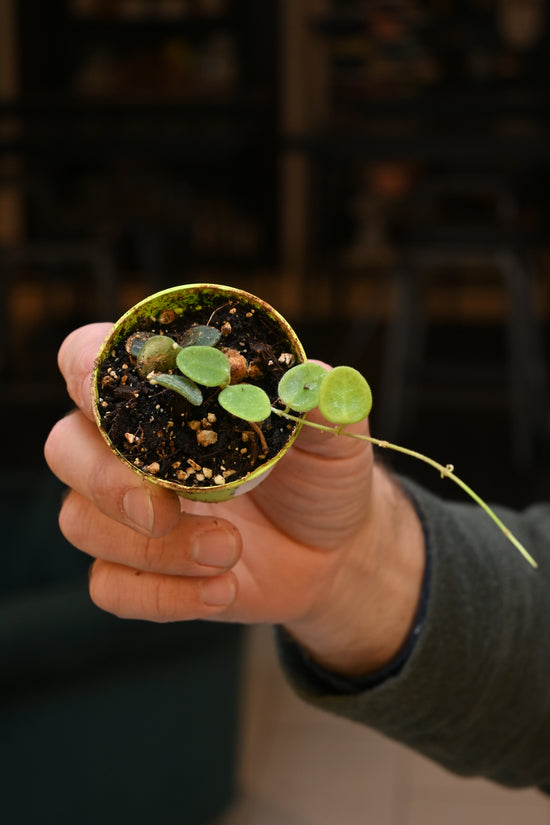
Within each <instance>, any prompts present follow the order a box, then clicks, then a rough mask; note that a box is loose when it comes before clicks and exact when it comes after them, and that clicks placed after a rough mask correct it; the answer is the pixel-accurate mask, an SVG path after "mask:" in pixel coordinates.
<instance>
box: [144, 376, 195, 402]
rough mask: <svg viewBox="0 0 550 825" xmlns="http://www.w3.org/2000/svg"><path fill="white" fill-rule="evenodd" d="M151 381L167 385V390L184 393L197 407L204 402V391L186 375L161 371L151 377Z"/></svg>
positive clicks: (163, 385) (162, 385) (151, 382)
mask: <svg viewBox="0 0 550 825" xmlns="http://www.w3.org/2000/svg"><path fill="white" fill-rule="evenodd" d="M149 383H150V384H153V385H155V384H160V386H161V387H165V388H166V389H167V390H173V391H174V392H177V393H179V394H180V395H183V397H184V398H187V400H188V401H189V402H190V403H191V404H194V406H195V407H199V406H200V405H201V404H202V392H201V391H200V389H199V388H198V387H197V385H196V384H195V383H194V382H193V381H191V380H190V379H189V378H186V377H185V375H168V374H167V373H162V372H161V373H159V374H158V375H155V376H154V378H150V379H149Z"/></svg>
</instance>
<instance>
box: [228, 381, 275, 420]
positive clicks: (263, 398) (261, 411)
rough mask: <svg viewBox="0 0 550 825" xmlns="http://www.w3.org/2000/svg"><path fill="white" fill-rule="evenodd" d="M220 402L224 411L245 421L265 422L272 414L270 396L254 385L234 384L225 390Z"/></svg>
mask: <svg viewBox="0 0 550 825" xmlns="http://www.w3.org/2000/svg"><path fill="white" fill-rule="evenodd" d="M218 402H219V404H220V406H221V407H223V408H224V410H227V412H229V413H231V415H235V416H237V418H244V420H245V421H265V419H266V418H269V416H270V414H271V403H270V401H269V396H268V395H267V393H265V392H264V391H263V390H262V389H261V388H260V387H255V386H253V385H252V384H232V385H231V386H230V387H226V388H225V389H223V390H222V391H221V392H220V394H219V396H218Z"/></svg>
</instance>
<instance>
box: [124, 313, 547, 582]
mask: <svg viewBox="0 0 550 825" xmlns="http://www.w3.org/2000/svg"><path fill="white" fill-rule="evenodd" d="M220 338H221V333H220V332H219V331H218V330H216V329H215V328H214V327H209V326H202V327H201V326H195V327H192V328H191V330H190V331H189V333H188V334H187V336H186V337H185V338H184V339H183V340H182V341H181V343H180V344H177V343H176V342H175V341H173V340H172V339H171V338H168V337H167V336H162V335H154V336H150V337H143V336H141V335H140V334H139V333H138V334H137V335H136V336H135V340H134V341H133V342H132V344H131V350H130V351H131V353H132V354H133V355H134V356H135V357H136V367H137V370H138V372H139V373H140V374H141V375H142V376H143V377H147V378H148V380H149V381H150V383H151V384H153V385H155V384H158V385H161V386H163V387H164V388H166V389H169V390H173V391H174V392H177V393H180V394H181V395H182V396H184V397H185V398H186V399H187V400H188V401H189V402H190V403H191V404H193V405H196V406H199V405H200V404H202V402H203V394H202V390H201V389H200V387H208V388H219V392H218V403H219V404H220V405H221V406H222V407H223V408H224V409H225V410H226V411H227V412H229V413H230V414H232V415H234V416H236V417H237V418H241V419H244V420H245V421H248V422H250V423H252V424H254V425H255V429H256V430H257V431H259V427H258V426H257V425H258V424H260V423H261V422H262V421H265V420H266V419H267V418H269V416H270V415H271V414H272V413H274V414H275V415H277V416H280V417H282V418H286V419H288V420H290V421H294V422H297V423H299V424H301V425H306V426H309V427H315V428H316V429H318V430H322V431H324V432H328V433H334V434H336V435H339V436H346V437H349V438H355V439H359V440H361V441H366V442H369V443H370V444H373V445H375V446H377V447H379V448H382V449H387V450H393V451H395V452H399V453H403V454H405V455H407V456H410V457H412V458H415V459H418V460H420V461H422V462H424V463H425V464H428V465H430V466H431V467H433V468H434V469H435V470H437V471H438V472H439V473H440V475H441V477H442V478H448V479H450V480H451V481H453V482H454V483H455V484H457V485H458V486H459V487H460V488H461V489H462V490H463V491H464V492H465V493H466V494H467V495H468V496H469V497H470V498H471V499H473V501H475V502H476V504H478V505H479V506H480V507H481V508H482V509H483V510H484V511H485V513H486V514H487V515H488V516H489V517H490V518H491V519H492V520H493V521H494V522H495V524H496V525H497V526H498V527H499V528H500V530H501V531H502V532H503V533H504V535H505V536H506V538H507V539H509V541H510V542H511V543H512V544H513V545H514V546H515V547H516V549H517V550H519V552H520V553H521V554H522V555H523V556H524V558H525V559H526V560H527V561H528V562H529V563H530V564H531V565H532V566H533V567H537V563H536V561H535V560H534V559H533V557H532V556H531V555H530V553H529V552H528V551H527V550H526V549H525V547H524V546H523V545H522V544H521V542H520V541H519V540H518V539H517V538H516V537H515V536H514V535H513V533H511V531H510V530H509V529H508V528H507V527H506V525H505V524H504V523H503V522H502V521H501V519H500V518H499V517H498V516H497V515H496V513H495V512H494V511H493V510H492V508H491V507H489V505H488V504H487V503H486V502H485V501H484V500H483V499H482V498H481V497H480V496H479V495H478V494H477V493H476V492H475V491H474V490H473V489H472V488H471V487H470V486H468V485H467V484H466V483H465V482H464V481H462V479H461V478H459V477H458V476H457V475H455V473H454V467H453V465H452V464H446V465H443V464H440V463H439V462H438V461H435V460H434V459H432V458H429V457H428V456H426V455H424V454H423V453H419V452H417V451H416V450H411V449H409V448H407V447H402V446H400V445H398V444H392V443H390V442H389V441H386V440H384V439H380V438H375V437H373V436H367V435H361V434H358V433H354V432H352V431H349V430H346V429H345V427H346V426H347V425H349V424H356V423H358V422H360V421H362V420H363V419H365V418H367V416H368V415H369V414H370V411H371V408H372V393H371V389H370V387H369V384H368V382H367V381H366V379H365V378H364V377H363V376H362V375H361V373H359V372H358V371H357V370H356V369H354V368H353V367H347V366H338V367H335V368H334V369H331V370H328V369H327V368H325V367H323V366H322V365H320V364H317V363H314V362H311V361H306V362H305V363H302V364H298V365H296V366H291V367H290V368H289V369H288V370H287V371H286V372H285V373H284V375H283V376H282V378H281V380H280V381H279V384H278V399H277V402H276V403H275V404H274V403H272V401H271V399H270V398H269V396H268V395H267V393H266V392H264V390H262V389H261V388H260V387H258V386H256V385H254V384H249V383H247V382H246V381H243V380H242V378H243V375H242V373H241V374H240V375H238V376H237V377H235V371H234V369H233V366H234V365H233V364H232V356H233V352H234V351H232V352H231V353H226V352H224V351H223V350H221V349H217V348H216V345H217V344H218V342H219V340H220ZM236 355H238V354H236ZM176 370H177V371H176ZM278 402H280V403H281V404H282V406H277V403H278ZM316 407H317V408H318V409H319V411H320V412H321V414H322V415H323V417H324V418H325V419H326V420H327V421H328V422H329V424H319V423H316V422H313V421H308V420H307V419H305V418H304V415H305V413H307V412H309V411H311V410H313V409H314V408H316ZM331 424H332V425H333V426H330V425H331Z"/></svg>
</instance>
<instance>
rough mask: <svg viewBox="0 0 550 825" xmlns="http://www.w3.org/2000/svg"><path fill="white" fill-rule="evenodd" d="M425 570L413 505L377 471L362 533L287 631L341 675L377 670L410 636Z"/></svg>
mask: <svg viewBox="0 0 550 825" xmlns="http://www.w3.org/2000/svg"><path fill="white" fill-rule="evenodd" d="M424 564H425V544H424V534H423V531H422V527H421V525H420V522H419V519H418V516H417V514H416V511H415V509H414V507H413V505H412V503H411V501H410V498H409V497H408V496H407V495H406V494H405V493H404V492H403V490H402V489H401V486H400V485H399V483H398V482H397V481H396V480H395V479H394V478H392V477H391V476H390V475H389V474H388V473H387V472H386V471H385V470H384V469H383V468H382V467H380V466H376V467H375V469H374V484H373V495H372V501H371V503H370V505H369V506H368V511H366V513H365V521H364V524H363V527H362V529H361V530H360V531H359V533H358V534H357V536H356V538H355V540H354V541H353V542H351V543H350V546H349V547H347V548H346V549H345V551H344V553H343V557H342V559H341V560H340V562H339V567H338V568H337V570H336V572H335V575H334V577H333V578H332V580H331V581H330V582H329V583H328V585H327V587H326V590H325V592H324V593H323V594H322V598H319V599H318V600H317V606H316V608H315V609H314V610H313V611H312V612H311V613H310V614H308V615H307V616H306V617H304V618H303V619H301V620H300V621H299V622H296V623H293V624H291V625H289V626H287V628H286V629H287V631H288V632H289V633H290V635H291V636H292V637H293V638H294V639H295V640H296V641H297V642H298V643H299V644H300V645H301V646H302V647H303V648H304V649H305V650H306V651H307V652H308V654H309V655H310V656H311V657H312V658H313V659H314V660H315V661H316V662H318V663H319V664H320V665H321V666H323V667H325V668H327V669H329V670H332V671H334V672H336V673H340V674H342V675H345V676H359V675H363V674H367V673H369V672H371V671H374V670H377V669H379V668H380V667H383V666H384V665H385V664H386V663H387V662H389V661H390V660H391V659H392V658H393V657H394V656H395V654H396V653H397V652H398V650H399V649H400V648H401V646H402V645H403V643H404V641H405V640H406V638H407V636H408V634H409V633H410V630H411V626H412V623H413V620H414V617H415V615H416V611H417V606H418V600H419V594H420V589H421V583H422V577H423V572H424Z"/></svg>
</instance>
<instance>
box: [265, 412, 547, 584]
mask: <svg viewBox="0 0 550 825" xmlns="http://www.w3.org/2000/svg"><path fill="white" fill-rule="evenodd" d="M271 409H272V412H274V413H275V414H276V415H278V416H280V417H281V418H286V419H288V420H289V421H296V422H298V423H300V424H305V425H307V426H308V427H314V428H315V429H317V430H322V431H323V432H328V433H334V434H335V435H345V436H347V437H348V438H355V439H358V440H359V441H366V442H368V443H369V444H373V445H374V446H376V447H380V448H382V449H386V450H393V451H394V452H398V453H403V454H404V455H407V456H409V457H411V458H416V459H418V460H419V461H423V462H424V463H425V464H429V465H430V467H433V468H434V469H435V470H437V471H438V472H439V473H440V475H441V478H448V479H450V480H451V481H453V482H454V483H455V484H457V485H458V487H460V488H461V489H462V490H463V491H464V492H465V493H466V494H467V495H468V496H470V498H471V499H473V501H475V503H476V504H478V505H479V507H481V509H482V510H484V512H485V513H486V514H487V515H488V516H489V518H491V519H492V520H493V521H494V523H495V524H496V525H497V527H498V528H499V529H500V530H501V531H502V533H503V534H504V535H505V536H506V538H507V539H508V540H509V541H510V542H511V543H512V544H513V545H514V547H515V548H516V549H517V550H519V552H520V553H521V555H522V556H523V557H524V558H525V559H526V560H527V561H528V562H529V564H530V565H531V566H532V567H535V568H536V567H538V565H537V562H536V561H535V559H534V558H533V556H532V555H531V554H530V553H529V552H528V551H527V550H526V549H525V547H524V546H523V544H522V543H521V542H520V541H519V540H518V539H517V538H516V537H515V536H514V534H513V533H512V532H511V531H510V530H509V529H508V527H506V525H505V524H504V523H503V522H502V521H501V519H500V518H499V517H498V516H497V514H496V513H495V512H494V510H492V508H491V507H490V506H489V505H488V504H487V503H486V502H485V501H484V500H483V499H482V498H481V497H480V496H479V495H478V494H477V493H476V492H475V491H474V490H472V488H471V487H470V486H469V485H468V484H466V483H465V482H464V481H462V479H461V478H459V477H458V476H457V475H455V473H454V472H453V469H454V468H453V466H452V464H447V465H443V464H440V463H439V462H438V461H435V460H434V459H433V458H429V456H426V455H424V454H423V453H419V452H417V451H416V450H411V449H409V448H408V447H401V446H400V445H399V444H392V443H391V442H390V441H386V440H384V439H381V438H375V437H373V436H370V435H361V434H359V433H352V432H349V431H348V430H345V429H343V427H342V426H341V425H336V426H334V427H330V426H328V425H326V424H317V423H316V422H314V421H307V420H304V419H303V418H300V417H299V416H296V415H292V414H291V413H289V412H287V411H286V410H281V409H277V408H276V407H272V408H271Z"/></svg>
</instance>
